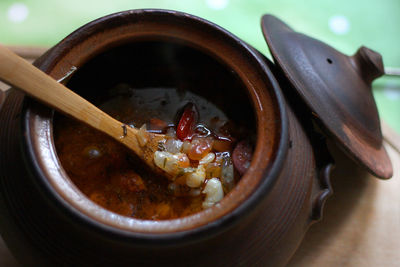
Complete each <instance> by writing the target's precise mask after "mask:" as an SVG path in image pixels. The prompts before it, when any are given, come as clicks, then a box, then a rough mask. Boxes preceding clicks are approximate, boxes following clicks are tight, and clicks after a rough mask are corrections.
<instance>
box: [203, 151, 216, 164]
mask: <svg viewBox="0 0 400 267" xmlns="http://www.w3.org/2000/svg"><path fill="white" fill-rule="evenodd" d="M214 159H215V154H214V153H213V152H210V153H208V154H207V155H205V156H204V157H203V158H202V159H201V160H200V161H199V164H208V163H211V162H213V161H214Z"/></svg>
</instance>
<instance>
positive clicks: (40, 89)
mask: <svg viewBox="0 0 400 267" xmlns="http://www.w3.org/2000/svg"><path fill="white" fill-rule="evenodd" d="M0 80H2V81H3V82H5V83H8V84H10V85H12V86H14V87H16V88H19V89H20V90H22V91H24V92H25V93H27V94H28V95H30V96H32V97H34V98H35V99H37V100H39V101H41V102H43V103H44V104H46V105H47V106H50V107H52V108H54V109H56V110H58V111H60V112H62V113H64V114H66V115H68V116H70V117H73V118H75V119H77V120H79V121H81V122H83V123H85V124H87V125H90V126H91V127H93V128H95V129H97V130H99V131H101V132H103V133H105V134H107V135H108V136H111V137H112V138H114V139H115V140H116V141H118V142H120V143H122V144H124V145H125V146H126V147H128V148H129V149H130V150H132V151H133V152H134V153H135V154H136V155H137V156H139V158H141V159H142V160H143V161H144V162H145V163H146V164H147V165H148V166H149V167H150V168H151V169H152V170H154V171H156V172H157V173H162V174H163V175H164V176H169V175H168V174H167V173H165V172H163V171H162V170H161V169H160V168H158V167H157V166H156V165H155V163H154V160H153V157H154V152H155V151H157V148H158V144H159V142H160V141H162V140H163V139H166V136H164V135H160V134H154V133H149V132H147V131H143V130H138V129H136V128H131V127H129V126H127V125H125V124H124V123H122V122H120V121H117V120H115V119H113V118H112V117H111V116H109V115H107V114H106V113H104V112H103V111H101V110H100V109H98V108H97V107H96V106H94V105H93V104H91V103H89V102H88V101H86V100H85V99H83V98H82V97H80V96H79V95H77V94H75V93H74V92H72V91H71V90H69V89H68V88H67V87H65V86H64V85H62V84H60V83H58V82H57V81H56V80H54V79H53V78H52V77H50V76H48V75H47V74H45V73H44V72H42V71H41V70H39V69H38V68H36V67H34V66H33V65H31V64H30V63H28V62H27V61H26V60H25V59H23V58H21V57H19V56H18V55H16V54H14V53H13V52H12V51H10V50H9V49H7V48H5V47H4V46H1V45H0Z"/></svg>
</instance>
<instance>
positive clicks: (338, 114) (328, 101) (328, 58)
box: [261, 15, 393, 178]
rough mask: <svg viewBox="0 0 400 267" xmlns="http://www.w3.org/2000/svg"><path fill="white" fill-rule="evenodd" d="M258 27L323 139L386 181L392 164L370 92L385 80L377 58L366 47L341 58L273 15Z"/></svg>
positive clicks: (267, 16) (378, 56)
mask: <svg viewBox="0 0 400 267" xmlns="http://www.w3.org/2000/svg"><path fill="white" fill-rule="evenodd" d="M261 24H262V30H263V33H264V37H265V39H266V41H267V43H268V46H269V49H270V51H271V54H272V56H273V57H274V61H275V63H276V64H277V65H278V67H279V68H280V69H281V70H282V72H283V73H284V75H285V76H286V77H287V78H288V79H289V81H290V82H291V83H292V85H293V86H294V87H295V89H296V90H297V92H298V93H299V94H300V96H301V97H302V98H303V100H304V101H305V103H306V104H307V105H308V106H309V107H310V108H311V110H312V111H313V112H314V113H315V114H316V116H317V118H318V119H319V121H320V122H321V123H322V125H323V128H325V129H326V130H327V133H328V134H329V135H330V136H332V137H333V138H334V139H335V141H336V142H337V143H338V144H339V146H340V147H341V148H343V149H344V151H345V152H347V153H348V154H349V155H350V156H351V157H352V158H354V159H355V160H356V161H357V162H359V163H360V164H361V165H363V166H365V167H366V168H367V169H368V170H369V171H370V172H371V173H372V174H373V175H375V176H377V177H380V178H390V177H391V176H392V174H393V169H392V164H391V162H390V159H389V156H388V154H387V152H386V150H385V148H384V147H383V144H382V139H383V138H382V132H381V127H380V121H379V115H378V111H377V108H376V104H375V101H374V98H373V95H372V89H371V83H372V81H373V80H374V79H375V78H378V77H379V76H382V75H383V74H384V69H383V62H382V57H381V55H380V54H378V53H376V52H374V51H372V50H371V49H368V48H366V47H361V48H360V49H358V51H357V52H356V53H355V55H353V56H347V55H344V54H342V53H340V52H339V51H337V50H335V49H334V48H332V47H330V46H329V45H327V44H325V43H323V42H321V41H318V40H316V39H313V38H311V37H309V36H306V35H304V34H301V33H298V32H295V31H293V30H292V29H291V28H290V27H288V26H287V25H286V24H285V23H283V22H282V21H281V20H279V19H278V18H276V17H274V16H272V15H264V16H263V18H262V23H261Z"/></svg>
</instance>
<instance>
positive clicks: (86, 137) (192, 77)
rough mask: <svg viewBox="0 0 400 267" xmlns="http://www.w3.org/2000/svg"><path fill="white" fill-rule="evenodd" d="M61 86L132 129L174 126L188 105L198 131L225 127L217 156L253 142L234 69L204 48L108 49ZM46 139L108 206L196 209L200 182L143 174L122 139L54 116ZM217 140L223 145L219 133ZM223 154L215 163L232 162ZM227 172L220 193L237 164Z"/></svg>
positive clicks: (83, 187)
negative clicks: (194, 111)
mask: <svg viewBox="0 0 400 267" xmlns="http://www.w3.org/2000/svg"><path fill="white" fill-rule="evenodd" d="M67 86H68V87H69V88H70V89H72V90H74V91H75V92H77V93H78V94H80V95H81V96H83V97H84V98H86V99H87V100H89V101H90V102H92V103H94V104H96V105H97V106H98V107H100V108H101V109H103V111H105V112H106V113H108V114H110V115H111V116H113V117H114V118H116V119H118V120H120V121H122V122H123V123H125V124H127V125H131V126H134V127H137V128H140V127H141V126H142V125H143V124H144V123H147V127H151V125H152V124H151V123H150V125H149V121H150V122H152V121H155V120H161V122H160V121H157V122H156V124H160V123H163V124H166V125H175V126H176V125H177V121H179V114H180V113H181V112H180V110H182V108H183V107H184V106H185V105H186V104H187V103H194V105H195V106H196V107H197V108H196V109H197V111H198V113H199V121H200V123H201V125H205V128H202V129H201V130H202V131H203V132H202V133H201V134H202V135H203V134H205V135H207V134H208V130H209V128H207V127H209V125H215V128H218V129H220V131H222V132H229V134H227V135H226V136H229V138H230V143H231V144H232V145H230V146H229V148H227V149H226V150H227V152H225V151H220V152H216V154H217V155H219V156H220V157H221V158H223V157H226V155H229V154H227V153H230V154H232V151H233V148H234V147H233V145H236V144H237V143H239V142H241V141H243V140H246V142H251V143H252V144H254V143H255V140H256V136H255V135H256V130H257V129H256V124H255V114H254V112H253V108H252V106H251V104H250V99H249V96H248V93H247V90H246V87H245V86H244V84H243V83H242V82H241V80H240V78H239V76H238V75H237V74H236V72H235V71H234V70H232V69H231V68H229V67H228V66H227V65H225V64H223V63H222V62H220V61H218V60H217V59H215V58H214V57H212V56H210V55H208V54H207V53H205V52H203V51H201V50H199V49H197V48H195V47H191V46H188V45H185V44H182V43H178V42H173V41H172V40H169V41H139V42H133V43H129V44H125V45H121V46H118V47H114V48H111V49H109V50H107V51H105V52H103V53H101V54H99V55H97V56H95V57H94V58H92V59H91V60H89V61H88V62H87V63H85V64H84V65H83V66H82V67H80V69H79V70H78V71H77V72H76V73H74V75H73V77H72V78H71V79H70V80H69V82H68V84H67ZM177 114H178V115H177ZM155 126H157V125H155ZM175 128H176V127H170V128H168V129H170V130H171V129H175ZM204 131H205V132H204ZM223 134H224V133H223ZM54 139H55V146H56V150H57V153H58V156H59V159H60V161H61V164H62V165H63V167H64V169H65V171H66V173H67V174H68V176H69V177H70V178H71V180H72V181H73V183H74V184H75V186H77V187H78V188H79V190H80V191H81V192H83V193H84V194H85V195H86V197H88V198H89V199H91V200H92V201H93V202H95V203H97V204H99V205H101V206H102V207H104V208H106V209H108V210H110V211H113V212H116V213H118V214H120V215H124V216H128V217H134V218H139V219H146V220H163V219H164V220H165V219H174V218H180V217H185V216H189V215H193V214H195V213H197V212H200V211H201V210H202V202H204V198H205V196H204V194H203V193H202V190H203V189H204V186H202V187H199V188H190V187H188V186H186V185H181V184H178V183H172V182H171V181H169V180H168V179H167V178H165V177H155V175H154V174H151V175H150V174H149V171H148V170H146V169H145V168H144V166H143V164H141V163H140V162H139V161H138V160H137V159H136V157H135V156H133V155H131V154H130V153H129V152H128V151H127V150H126V149H125V148H124V147H123V146H122V145H118V144H116V142H114V141H113V140H111V138H108V137H106V136H105V135H102V134H100V133H98V132H95V131H94V130H92V129H90V128H88V127H85V126H83V125H81V124H80V123H78V122H76V121H74V120H71V119H68V118H64V117H63V116H61V115H59V114H57V115H56V118H55V122H54ZM219 141H221V142H219V144H222V145H223V144H226V143H225V139H223V140H219ZM192 143H193V141H192ZM230 157H231V155H229V158H228V159H229V162H226V161H224V163H221V165H223V164H231V165H232V166H234V164H232V162H231V160H230ZM224 159H225V158H224ZM194 164H197V163H194ZM206 166H207V167H208V166H211V167H210V169H211V170H210V171H208V172H207V175H212V174H213V173H215V172H219V171H220V169H223V167H222V168H219V167H218V168H215V171H212V170H213V169H212V168H213V165H211V164H210V165H206ZM227 169H228V168H225V169H223V170H227ZM232 170H233V169H232ZM232 175H233V176H232V178H233V179H234V181H232V182H230V183H225V184H224V187H223V188H224V193H225V194H229V192H230V191H231V190H232V187H233V186H234V185H235V184H236V183H237V182H239V180H240V176H241V175H240V173H238V171H237V170H233V171H232ZM209 178H210V177H209ZM178 179H179V178H178ZM206 181H207V180H206ZM177 186H178V187H179V188H175V187H177Z"/></svg>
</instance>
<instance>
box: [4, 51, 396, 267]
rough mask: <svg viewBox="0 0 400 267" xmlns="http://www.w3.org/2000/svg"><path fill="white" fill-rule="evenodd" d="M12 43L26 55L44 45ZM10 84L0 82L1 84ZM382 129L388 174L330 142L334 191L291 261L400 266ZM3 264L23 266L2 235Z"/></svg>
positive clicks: (391, 137) (391, 141)
mask: <svg viewBox="0 0 400 267" xmlns="http://www.w3.org/2000/svg"><path fill="white" fill-rule="evenodd" d="M13 49H14V50H15V51H17V52H18V53H19V54H21V55H22V56H24V57H25V58H27V59H28V60H32V59H34V58H35V57H36V56H37V55H40V54H41V53H42V52H43V51H44V50H43V49H40V48H34V49H31V48H13ZM6 89H7V86H5V85H4V84H0V90H3V91H4V90H6ZM0 93H1V92H0ZM382 132H383V135H384V139H385V147H386V149H387V150H388V152H389V155H390V157H391V160H392V164H393V167H394V175H393V177H392V178H391V179H389V180H379V179H377V178H375V177H373V176H371V175H370V174H368V173H367V172H366V171H365V170H363V169H362V168H361V167H359V166H358V165H357V164H355V163H353V162H352V161H351V160H349V159H348V158H347V157H346V156H345V155H344V154H343V153H342V152H341V151H339V150H338V149H337V148H336V147H335V146H334V145H333V144H330V148H331V152H332V154H333V156H334V158H335V160H336V161H337V164H336V168H335V170H334V171H333V173H332V177H331V182H332V187H333V190H334V194H333V196H331V197H330V198H329V199H328V200H327V202H326V206H325V209H324V216H323V219H322V221H320V222H318V223H316V224H314V225H312V226H311V228H310V229H309V231H308V232H307V234H306V236H305V238H304V241H303V242H302V244H301V245H300V247H299V249H298V250H297V252H296V253H295V255H294V256H293V258H292V259H291V260H290V262H289V264H288V266H291V267H297V266H304V267H314V266H315V267H320V266H324V267H331V266H332V267H334V266H335V267H336V266H349V267H353V266H357V267H358V266H363V267H368V266H371V267H372V266H374V267H375V266H385V267H388V266H400V136H399V135H398V134H397V133H395V132H394V131H393V130H392V129H390V127H389V126H387V125H386V124H385V123H384V122H383V123H382ZM0 266H7V267H8V266H9V267H13V266H19V265H18V263H17V261H16V260H15V258H14V257H13V256H12V255H11V253H10V252H9V250H8V249H7V247H6V245H5V244H4V242H3V240H2V239H1V238H0Z"/></svg>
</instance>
